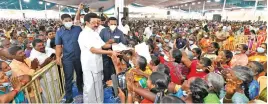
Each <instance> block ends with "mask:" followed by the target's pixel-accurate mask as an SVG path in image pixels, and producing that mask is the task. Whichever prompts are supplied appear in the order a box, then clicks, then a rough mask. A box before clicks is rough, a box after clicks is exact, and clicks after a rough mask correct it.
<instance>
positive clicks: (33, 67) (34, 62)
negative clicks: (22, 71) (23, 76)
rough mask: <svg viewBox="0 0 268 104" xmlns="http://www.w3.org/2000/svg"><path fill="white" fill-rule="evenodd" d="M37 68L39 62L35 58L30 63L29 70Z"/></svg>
mask: <svg viewBox="0 0 268 104" xmlns="http://www.w3.org/2000/svg"><path fill="white" fill-rule="evenodd" d="M38 66H39V61H38V60H37V59H36V58H35V59H34V60H33V61H32V62H31V68H32V69H37V68H38Z"/></svg>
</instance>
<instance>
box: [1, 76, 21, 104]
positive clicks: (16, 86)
mask: <svg viewBox="0 0 268 104" xmlns="http://www.w3.org/2000/svg"><path fill="white" fill-rule="evenodd" d="M0 77H1V78H5V77H6V76H4V74H3V72H0ZM2 80H3V79H2ZM6 80H7V79H6ZM11 84H12V87H13V90H12V91H8V92H7V90H8V89H6V88H5V87H8V86H10V83H8V82H6V83H1V82H0V85H1V88H0V103H11V102H12V100H13V99H14V98H15V99H16V100H15V102H16V103H22V102H23V101H24V94H23V93H22V92H20V93H18V92H19V91H20V89H21V87H22V85H21V82H20V81H19V79H18V78H16V77H13V78H11ZM20 100H22V101H20Z"/></svg>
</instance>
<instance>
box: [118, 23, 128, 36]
mask: <svg viewBox="0 0 268 104" xmlns="http://www.w3.org/2000/svg"><path fill="white" fill-rule="evenodd" d="M118 29H119V30H121V31H122V32H123V34H125V35H128V32H129V31H130V28H129V26H128V25H127V24H126V25H125V26H123V25H122V26H119V27H118Z"/></svg>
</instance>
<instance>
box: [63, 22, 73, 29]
mask: <svg viewBox="0 0 268 104" xmlns="http://www.w3.org/2000/svg"><path fill="white" fill-rule="evenodd" d="M63 25H64V26H65V27H66V28H68V29H69V28H71V27H72V26H73V22H64V23H63Z"/></svg>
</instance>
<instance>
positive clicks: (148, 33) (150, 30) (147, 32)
mask: <svg viewBox="0 0 268 104" xmlns="http://www.w3.org/2000/svg"><path fill="white" fill-rule="evenodd" d="M143 34H145V35H146V38H147V39H149V38H150V37H151V35H152V34H153V27H152V25H151V24H150V25H148V27H146V28H145V30H144V33H143Z"/></svg>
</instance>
